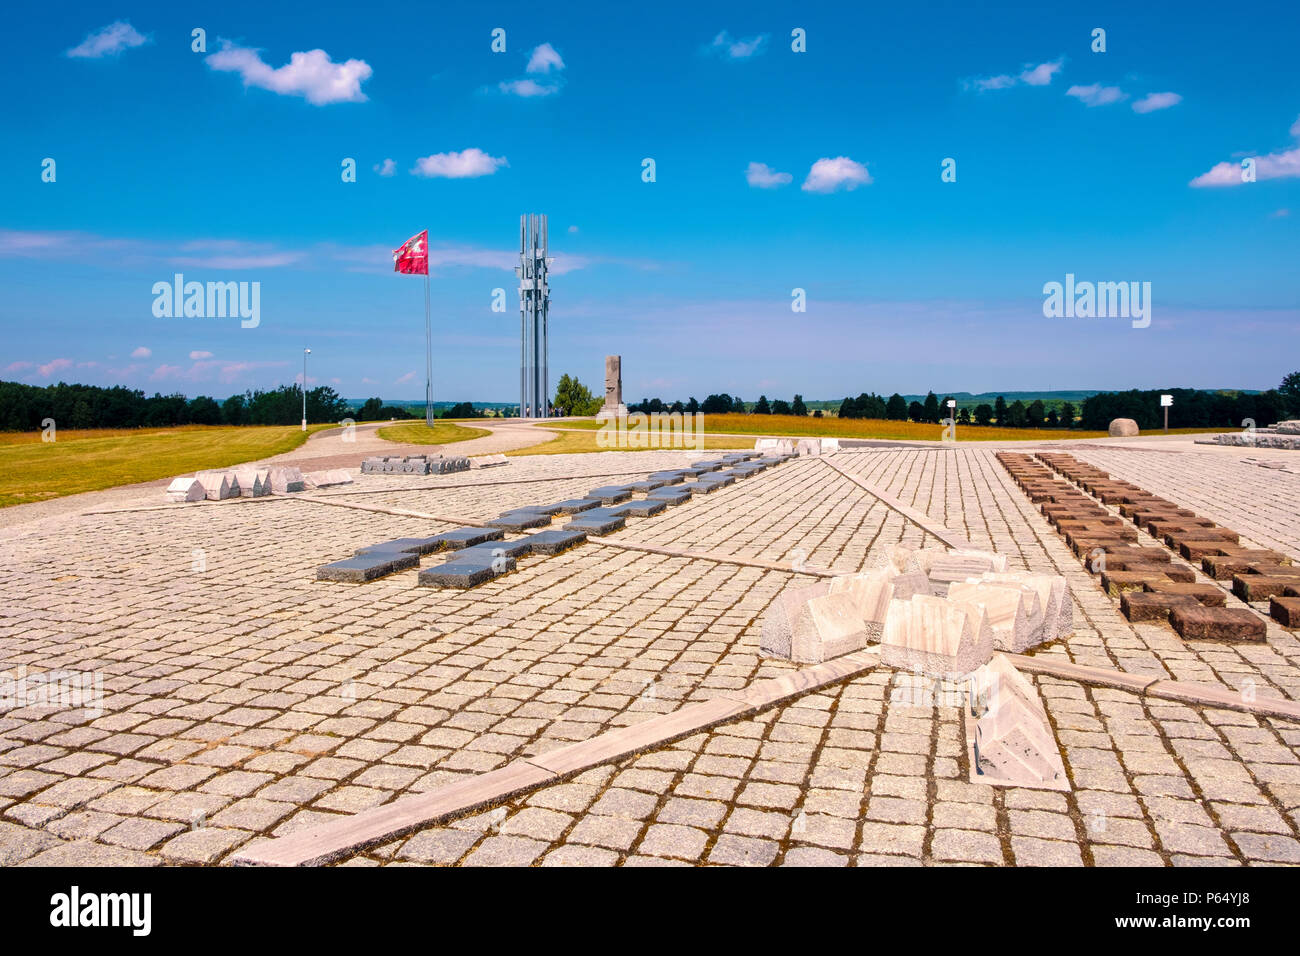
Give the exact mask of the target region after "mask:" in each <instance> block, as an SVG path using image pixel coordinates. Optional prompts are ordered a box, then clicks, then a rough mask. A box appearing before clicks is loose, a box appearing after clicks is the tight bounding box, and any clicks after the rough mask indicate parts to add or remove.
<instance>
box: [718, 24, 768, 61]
mask: <svg viewBox="0 0 1300 956" xmlns="http://www.w3.org/2000/svg"><path fill="white" fill-rule="evenodd" d="M767 38H768V35H767V34H766V33H760V34H759V35H758V36H754V37H746V38H744V39H742V40H736V39H733V38H732V36H731V34H730V33H728V32H727V31H726V30H722V31H720V32H719V33H718V35H717V36H715V37H714V38H713V42H712V43H710V44H709V45H708V46H706V47H705V48H704V50H705V52H706V53H714V54H717V55H718V56H721V57H722V58H723V59H724V60H747V59H749V58H750V57H751V56H757V55H758V54H760V53H762V52H763V51H764V50H765V49H766V48H767Z"/></svg>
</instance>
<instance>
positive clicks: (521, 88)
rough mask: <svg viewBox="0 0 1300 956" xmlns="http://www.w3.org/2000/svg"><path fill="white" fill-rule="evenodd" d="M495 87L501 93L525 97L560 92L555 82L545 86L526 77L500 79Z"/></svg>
mask: <svg viewBox="0 0 1300 956" xmlns="http://www.w3.org/2000/svg"><path fill="white" fill-rule="evenodd" d="M497 88H498V89H499V90H500V91H501V92H502V93H506V94H508V95H510V96H522V97H524V98H525V99H529V98H531V97H534V96H550V95H551V94H552V93H558V92H560V87H559V86H558V85H557V84H554V83H552V84H551V85H549V86H547V85H546V84H544V83H538V82H537V81H536V80H534V79H529V78H527V77H525V78H524V79H522V80H502V81H501V82H500V83H498V84H497Z"/></svg>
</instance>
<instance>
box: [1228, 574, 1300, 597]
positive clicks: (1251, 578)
mask: <svg viewBox="0 0 1300 956" xmlns="http://www.w3.org/2000/svg"><path fill="white" fill-rule="evenodd" d="M1295 583H1296V582H1295V579H1294V578H1290V577H1286V578H1282V577H1272V576H1270V575H1265V574H1235V575H1233V577H1232V593H1233V594H1235V595H1237V597H1239V598H1241V599H1242V600H1243V601H1245V602H1247V603H1250V602H1252V601H1267V600H1268V599H1269V598H1271V597H1273V596H1274V595H1278V594H1285V593H1286V589H1287V586H1288V585H1293V584H1295Z"/></svg>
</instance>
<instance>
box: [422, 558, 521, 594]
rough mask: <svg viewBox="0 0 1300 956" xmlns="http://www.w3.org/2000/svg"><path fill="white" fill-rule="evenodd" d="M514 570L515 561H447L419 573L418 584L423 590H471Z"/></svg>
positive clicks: (508, 559) (510, 559)
mask: <svg viewBox="0 0 1300 956" xmlns="http://www.w3.org/2000/svg"><path fill="white" fill-rule="evenodd" d="M514 569H515V559H514V558H508V557H504V556H502V557H500V558H498V559H496V560H495V561H493V562H491V563H488V564H483V563H481V562H477V561H475V562H466V561H449V562H447V563H446V564H440V565H438V566H436V567H432V568H425V569H424V570H423V571H421V572H420V576H419V579H418V582H417V583H418V584H419V585H420V587H423V588H472V587H476V586H477V585H480V584H482V583H483V582H484V581H490V580H492V579H493V578H496V577H500V576H501V575H503V574H507V573H509V572H511V571H513V570H514Z"/></svg>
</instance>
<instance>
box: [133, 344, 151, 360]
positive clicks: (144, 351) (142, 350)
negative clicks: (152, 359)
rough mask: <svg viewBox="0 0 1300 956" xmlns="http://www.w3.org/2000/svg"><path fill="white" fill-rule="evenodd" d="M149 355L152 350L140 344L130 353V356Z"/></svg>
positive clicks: (146, 356) (144, 356)
mask: <svg viewBox="0 0 1300 956" xmlns="http://www.w3.org/2000/svg"><path fill="white" fill-rule="evenodd" d="M150 355H153V351H152V350H150V349H147V348H145V347H144V346H143V345H142V346H140V347H139V348H138V349H136V350H135V351H133V352H132V353H131V358H148V357H149V356H150Z"/></svg>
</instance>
